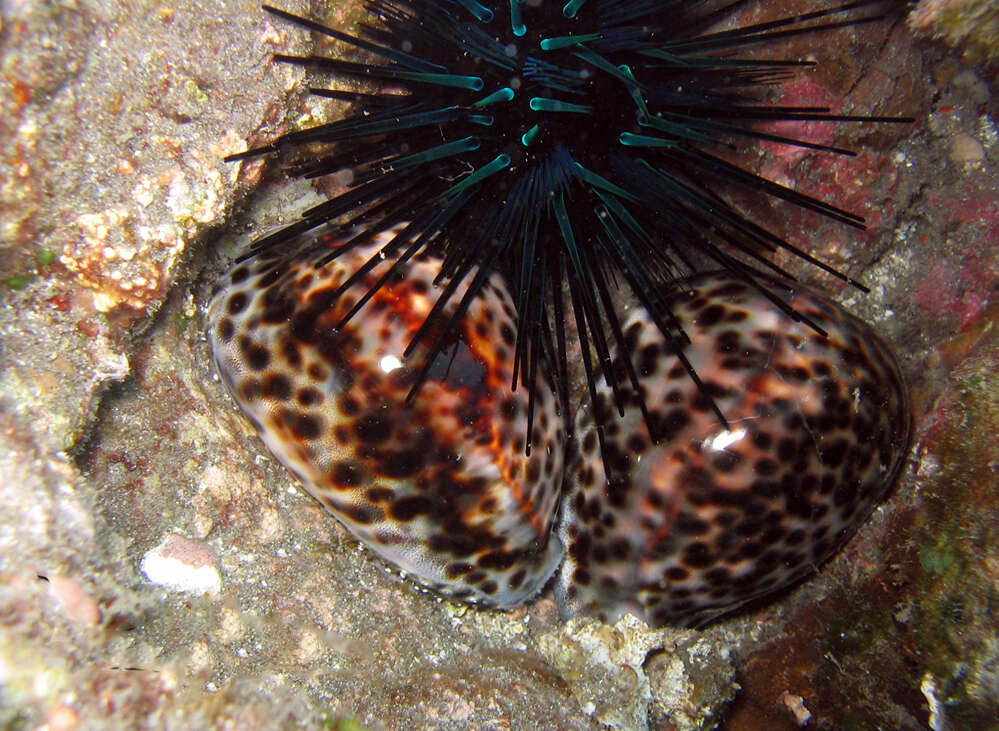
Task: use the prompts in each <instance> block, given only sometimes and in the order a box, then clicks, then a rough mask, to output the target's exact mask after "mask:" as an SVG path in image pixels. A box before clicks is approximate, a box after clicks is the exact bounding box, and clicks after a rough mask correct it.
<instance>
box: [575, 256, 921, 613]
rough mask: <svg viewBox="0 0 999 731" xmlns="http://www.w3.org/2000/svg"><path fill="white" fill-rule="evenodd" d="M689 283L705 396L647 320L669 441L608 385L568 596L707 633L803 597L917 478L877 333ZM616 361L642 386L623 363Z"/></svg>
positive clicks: (820, 309) (579, 495) (738, 285)
mask: <svg viewBox="0 0 999 731" xmlns="http://www.w3.org/2000/svg"><path fill="white" fill-rule="evenodd" d="M684 284H685V290H684V291H682V292H680V291H678V292H677V293H676V294H675V295H674V296H673V297H672V298H671V305H672V312H673V313H674V314H675V315H676V316H677V318H678V320H679V323H680V325H681V326H682V327H683V329H684V331H685V332H686V333H687V335H688V336H689V338H690V341H691V342H690V344H689V345H687V346H686V347H684V349H683V353H684V355H686V357H687V359H688V360H689V362H690V364H691V365H692V366H693V368H694V370H695V371H696V373H697V374H698V376H699V377H700V378H701V380H702V383H703V392H702V391H701V390H700V389H698V387H697V385H696V384H695V383H694V382H693V381H692V380H691V378H690V377H689V375H688V373H687V371H686V369H685V368H684V366H683V364H682V363H681V362H680V359H679V358H678V357H677V354H676V352H675V351H674V350H672V349H671V347H669V346H668V345H667V344H666V343H665V342H664V340H663V337H662V335H661V334H660V332H659V330H658V328H656V327H655V325H653V324H652V323H651V322H649V321H648V319H647V318H646V317H645V316H644V313H642V312H637V313H635V314H633V315H632V316H631V318H630V320H628V321H626V323H625V324H624V333H625V339H626V342H627V346H628V348H629V350H630V351H631V352H632V353H634V354H636V355H635V357H634V359H633V360H634V361H635V365H636V367H637V369H638V375H639V387H640V389H641V391H642V395H643V396H644V399H645V403H646V404H647V406H648V410H649V422H650V424H651V426H652V428H653V429H654V430H655V432H656V434H657V435H658V437H659V443H658V444H652V443H651V441H650V439H649V431H648V428H647V426H646V424H645V422H644V421H643V419H642V414H641V411H640V410H639V408H638V405H639V400H638V398H637V397H636V396H635V394H634V392H633V391H628V392H627V395H626V396H625V402H626V403H628V401H629V400H630V402H631V404H632V406H633V408H629V409H626V411H625V414H624V416H623V417H621V416H619V415H618V411H617V410H616V408H615V406H614V397H613V394H612V393H611V390H610V389H609V388H608V387H607V386H606V384H604V385H603V388H602V389H601V390H600V391H598V393H597V399H596V404H595V405H594V406H592V407H591V408H590V409H587V410H583V411H581V412H580V413H579V415H578V418H577V422H576V423H577V426H576V429H577V432H576V433H577V435H578V436H579V438H580V445H581V452H582V456H581V459H579V460H578V462H577V465H576V468H575V470H574V471H573V473H572V476H571V479H570V480H569V483H570V487H569V491H568V494H567V496H566V501H565V516H564V519H563V524H562V536H563V540H564V541H565V543H566V545H567V547H568V554H567V558H566V561H565V564H564V567H563V569H562V573H561V578H560V580H559V583H558V587H557V593H558V595H559V598H560V600H561V602H562V603H563V604H564V605H565V606H567V607H570V608H571V612H572V613H576V612H583V613H586V614H590V615H595V616H598V617H601V618H604V619H609V620H615V619H617V618H618V617H619V616H620V615H621V614H622V613H623V612H625V611H628V610H630V611H633V612H634V613H635V614H637V615H639V616H642V617H645V618H646V619H647V620H648V621H649V623H650V624H653V625H656V626H659V625H663V624H697V623H702V622H704V621H707V620H710V619H711V618H713V616H715V615H717V614H719V613H724V612H726V611H731V610H732V609H733V608H736V607H738V606H739V605H741V604H743V603H745V602H747V601H750V600H752V599H754V598H757V597H759V596H762V595H765V594H769V593H771V592H774V591H777V590H779V589H782V588H785V587H787V586H790V585H792V584H794V583H796V582H797V581H798V580H800V579H801V578H803V577H805V576H807V575H808V574H810V573H812V572H814V571H815V570H816V567H817V566H819V565H820V564H821V563H822V562H823V561H825V560H826V559H827V558H829V557H830V556H831V555H832V554H833V553H835V552H836V551H837V550H838V549H839V548H840V547H841V546H842V545H843V543H845V542H846V540H847V539H848V538H849V537H850V536H851V535H852V534H853V533H854V531H855V530H856V528H857V527H858V526H859V525H860V524H861V523H862V522H863V521H864V520H865V519H866V518H867V516H868V515H869V514H870V512H871V510H872V509H873V508H874V506H875V505H876V504H877V503H878V501H880V500H881V499H882V498H883V497H884V496H885V493H886V491H887V490H888V489H889V488H890V486H891V484H892V482H893V481H894V479H895V477H896V475H897V474H898V471H899V469H900V468H901V464H902V460H903V456H904V453H905V449H906V447H907V445H908V440H909V425H910V417H909V411H908V402H907V397H906V391H905V390H904V388H903V387H902V380H901V374H900V373H899V370H898V366H897V365H896V363H895V360H894V358H893V357H892V355H891V353H890V352H889V351H888V350H887V349H886V347H885V346H884V344H883V343H882V342H881V339H880V338H878V337H877V335H875V333H874V332H873V330H872V329H871V328H870V327H869V326H867V325H866V324H865V323H863V322H862V321H860V320H858V319H857V318H855V317H853V316H852V315H850V314H849V313H847V312H846V311H845V310H843V309H842V308H841V307H839V306H838V305H836V304H835V303H833V302H831V301H829V300H826V299H824V298H822V297H819V296H818V295H816V294H813V293H810V292H808V291H807V290H805V289H802V288H799V289H798V291H797V293H796V294H795V295H794V296H793V298H791V299H790V304H791V306H792V307H793V308H794V310H795V311H796V312H797V313H799V314H800V315H803V316H804V317H806V318H808V319H809V320H810V321H811V323H812V324H813V325H815V326H818V327H819V328H821V329H822V330H824V331H825V332H826V333H827V335H825V336H823V335H821V334H819V332H817V331H816V330H815V329H814V328H813V327H811V326H809V325H808V324H805V323H804V322H796V321H794V320H792V319H791V318H790V317H789V316H788V315H787V314H786V313H785V312H783V311H782V310H781V309H779V308H778V307H776V306H775V305H774V304H773V302H772V301H771V300H769V299H767V298H766V297H765V296H764V295H763V294H761V293H760V292H759V291H758V290H756V289H755V288H753V287H752V286H750V285H748V284H746V283H744V282H741V281H739V280H737V279H735V278H734V277H732V276H731V275H726V274H709V275H701V276H698V277H695V278H693V279H690V280H687V281H686V282H685V283H684ZM777 291H779V288H777ZM613 367H615V368H616V369H617V370H618V371H619V375H620V376H621V377H619V378H618V379H617V380H618V382H619V383H622V382H623V383H627V379H626V377H625V373H626V371H625V367H626V366H625V363H624V361H623V359H622V356H621V355H620V354H618V355H617V356H616V358H615V360H614V362H613ZM706 395H710V396H711V398H712V399H713V400H714V402H715V404H716V405H717V406H718V407H719V408H720V409H721V412H722V413H723V414H724V415H725V418H726V420H727V422H728V423H727V424H722V423H720V422H719V420H718V417H717V416H716V415H715V413H714V411H713V410H712V408H711V400H710V399H708V398H707V397H706ZM594 412H597V413H594ZM595 417H596V418H595ZM596 423H601V424H603V425H604V438H603V441H604V444H603V456H604V458H603V459H601V445H600V440H599V439H598V433H597V427H596ZM608 473H609V474H610V478H608Z"/></svg>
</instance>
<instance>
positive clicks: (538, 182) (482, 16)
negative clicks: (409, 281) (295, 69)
mask: <svg viewBox="0 0 999 731" xmlns="http://www.w3.org/2000/svg"><path fill="white" fill-rule="evenodd" d="M365 4H366V6H367V7H368V9H369V10H370V12H371V14H372V17H373V21H374V22H373V23H372V24H364V25H362V26H361V32H360V35H359V36H353V35H349V34H346V33H342V32H340V31H337V30H334V29H331V28H328V27H326V26H324V25H322V24H320V23H318V22H315V21H312V20H308V19H305V18H300V17H297V16H295V15H292V14H290V13H287V12H285V11H283V10H279V9H277V8H274V7H270V6H266V5H265V6H264V9H265V10H267V11H268V12H269V13H271V14H273V15H275V16H277V17H279V18H281V19H283V20H286V21H289V22H292V23H295V24H297V25H299V26H301V27H303V28H307V29H310V30H313V31H316V32H318V33H321V34H323V35H326V36H329V37H331V38H334V39H337V40H339V41H342V42H344V43H346V44H348V45H349V46H353V47H354V48H355V49H357V51H358V52H360V54H361V55H362V56H364V58H365V60H362V61H355V60H351V61H348V60H343V59H342V58H339V57H332V56H330V57H328V56H318V55H311V56H305V57H298V56H287V55H277V56H276V57H275V58H276V59H277V60H279V61H282V62H287V63H293V64H298V65H303V66H306V67H308V68H310V69H314V70H317V71H322V72H327V73H329V74H331V75H332V76H333V77H334V78H338V77H339V78H350V79H361V80H364V81H368V82H371V84H372V85H373V86H374V87H375V89H374V91H373V92H371V93H357V92H347V91H338V90H328V89H312V90H311V91H312V92H313V93H314V94H318V95H320V96H327V97H333V98H338V99H346V100H349V101H352V102H354V105H355V111H354V112H353V113H352V114H350V115H349V116H348V117H347V118H345V119H343V120H341V121H337V122H333V123H330V124H325V125H321V126H318V127H315V128H312V129H308V130H305V131H302V132H295V133H291V134H287V135H284V136H282V137H279V138H278V139H276V140H275V141H274V142H272V143H271V144H268V145H265V146H262V147H257V148H254V149H251V150H249V151H247V152H244V153H240V154H238V155H233V156H230V157H229V158H227V159H229V160H242V159H246V158H250V157H254V156H259V155H265V154H270V153H276V152H284V151H288V150H295V151H297V152H298V154H297V155H296V156H295V157H294V158H293V159H292V161H291V162H290V164H289V168H288V169H289V170H290V171H293V172H294V174H296V175H302V176H305V177H309V178H313V177H319V176H323V175H328V174H333V173H343V172H346V173H347V175H346V178H347V179H348V180H349V181H350V189H349V191H348V192H346V193H344V194H342V195H339V196H337V197H335V198H333V199H331V200H329V201H327V202H325V203H323V204H321V205H318V206H316V207H314V208H312V209H310V210H307V211H305V212H304V214H303V215H302V217H301V220H299V221H298V222H297V223H295V224H293V225H291V226H289V227H287V228H285V229H283V230H280V231H278V232H276V233H274V234H271V235H269V236H267V237H265V238H262V239H260V240H259V241H257V242H256V243H255V245H254V248H253V251H255V252H256V251H261V250H266V249H269V248H271V247H275V246H281V245H286V244H288V243H289V242H290V241H291V240H292V239H294V237H296V236H298V235H299V234H301V233H303V232H305V231H308V230H310V229H314V228H316V227H319V226H322V225H324V224H327V223H328V222H331V221H333V222H336V224H337V225H338V226H340V227H341V229H342V231H344V232H353V231H357V230H362V231H363V233H362V234H361V235H358V236H355V235H353V234H351V235H350V236H343V238H348V239H351V240H350V242H349V243H347V244H345V245H344V247H343V248H344V249H346V248H350V247H352V246H355V245H357V244H363V243H366V242H368V241H370V240H372V238H373V237H375V236H377V235H378V234H379V233H380V232H383V231H387V230H389V229H393V228H395V227H397V225H398V224H401V223H404V224H405V225H404V226H402V227H401V228H398V229H397V231H396V233H395V235H394V236H393V237H391V239H390V240H389V241H388V243H387V244H385V245H384V246H383V247H381V249H380V251H379V252H377V254H376V255H375V256H372V257H371V258H370V259H368V260H367V262H366V264H365V265H364V266H362V267H361V268H360V269H359V271H358V272H357V274H356V276H355V278H354V279H352V280H351V281H350V282H348V283H347V285H348V286H349V285H350V284H352V283H353V281H356V279H358V278H360V277H363V276H364V275H365V273H366V272H368V271H370V270H371V269H372V268H373V267H374V266H375V264H376V263H377V262H378V261H380V260H381V259H382V258H388V259H390V260H392V261H393V262H394V263H395V266H393V267H392V269H390V270H389V271H386V272H385V273H384V275H383V276H382V277H380V278H379V279H378V280H377V281H376V282H375V283H374V284H373V285H372V291H373V290H375V289H377V288H378V287H379V286H382V285H383V284H384V283H385V282H387V281H388V280H389V279H390V278H391V277H392V276H394V275H395V274H396V273H397V272H399V271H402V270H403V269H404V267H405V265H406V262H408V261H409V260H410V259H411V258H412V257H413V256H414V255H415V254H416V253H417V252H420V251H423V250H428V251H430V252H432V253H433V254H434V255H435V256H438V257H440V258H441V259H442V261H443V264H442V268H441V274H440V277H439V281H442V282H444V283H445V286H444V287H443V289H442V294H441V297H440V298H439V299H438V301H437V302H436V305H435V307H434V311H433V314H434V315H437V314H439V313H440V312H441V311H443V310H444V309H445V308H446V307H447V305H448V302H449V301H450V299H451V298H452V297H454V296H455V293H456V291H457V290H458V289H459V287H460V289H461V291H462V292H463V294H462V296H461V298H460V301H459V302H458V304H457V305H456V306H454V307H451V308H449V312H450V313H451V314H450V315H449V321H448V323H447V324H446V325H445V326H443V327H437V326H435V331H434V333H433V339H432V342H431V343H430V344H429V347H428V348H427V349H426V353H427V354H428V355H433V354H436V353H438V352H440V351H441V350H442V348H443V347H444V346H445V344H446V343H448V342H449V339H450V338H451V337H452V336H453V331H454V328H455V327H456V323H457V321H458V320H460V318H461V317H462V316H463V315H464V313H465V312H466V311H467V309H468V307H469V306H470V304H471V302H472V301H473V300H474V299H475V297H476V296H478V294H479V292H480V290H481V288H482V287H483V285H484V284H485V282H486V281H488V279H489V277H490V276H491V275H492V273H493V272H498V273H500V274H501V276H502V277H503V278H504V279H505V280H506V281H507V282H508V284H509V286H510V288H511V291H512V294H513V298H514V303H515V308H516V312H517V322H518V323H519V327H518V328H517V331H516V339H515V342H514V343H513V344H512V347H513V348H514V353H515V365H514V370H513V379H514V384H513V385H514V387H516V385H517V382H518V381H519V382H520V383H521V384H523V385H525V386H526V387H527V389H528V392H529V394H531V396H532V401H531V404H530V406H529V409H528V428H527V442H526V444H525V447H526V449H527V450H528V452H529V450H530V445H531V432H532V429H531V422H532V418H533V412H534V405H533V396H534V394H535V385H534V384H535V383H536V381H537V378H538V375H537V374H538V369H539V367H544V368H545V369H546V370H547V371H548V375H549V378H550V379H551V380H552V381H554V383H555V385H556V389H557V391H558V393H559V395H560V401H561V403H562V406H563V411H565V413H568V410H567V409H566V405H567V402H568V373H567V368H566V365H567V357H568V356H567V347H568V348H569V349H572V348H573V345H574V343H572V342H569V344H568V346H567V341H566V332H565V325H566V322H567V320H566V318H567V317H568V318H571V322H572V324H573V326H574V329H575V332H576V333H577V335H578V341H579V345H580V348H579V358H580V359H581V360H582V365H583V369H584V370H585V374H586V377H587V380H588V383H589V388H590V396H591V398H593V396H594V393H595V392H594V386H595V383H596V380H595V379H596V375H595V374H596V372H597V371H598V370H602V371H603V372H604V373H606V374H608V377H609V378H610V386H611V388H612V390H613V391H614V392H615V393H618V392H619V390H620V389H619V387H620V386H621V385H623V382H628V383H629V384H630V385H631V386H632V387H634V386H635V385H636V384H637V381H638V374H637V373H636V371H635V369H634V367H632V365H631V364H630V359H629V361H628V368H626V369H625V372H623V373H621V374H619V375H615V374H614V371H612V370H611V369H610V368H609V365H610V352H611V347H612V345H616V346H617V347H618V348H620V347H622V346H623V341H622V336H621V324H620V315H619V313H618V312H617V310H616V307H615V305H614V299H613V295H612V291H613V290H614V289H615V288H616V287H617V286H618V285H620V284H623V285H624V286H626V287H627V288H630V290H631V292H632V293H633V295H634V297H635V298H636V299H637V300H638V301H639V302H640V303H641V305H642V306H643V307H644V308H645V310H646V312H647V314H648V316H649V317H650V318H651V319H652V321H653V322H654V323H655V325H656V326H657V327H658V328H659V330H660V331H661V332H662V333H663V335H664V336H665V337H667V338H668V339H671V340H674V339H676V340H679V341H682V340H685V338H686V336H685V335H684V333H683V332H682V330H681V329H680V328H679V327H678V323H677V320H676V318H675V317H674V315H673V313H672V312H671V311H670V308H669V306H668V305H667V302H666V299H665V298H666V296H667V293H668V292H670V290H671V289H672V287H671V286H670V285H671V284H672V283H673V282H674V281H675V280H676V278H677V277H680V276H685V275H687V274H689V273H691V272H693V271H698V270H703V269H706V268H721V269H726V270H728V271H729V272H731V273H732V274H734V275H736V276H738V277H739V278H740V279H742V280H743V281H747V282H749V283H751V284H752V285H753V286H755V287H757V288H759V289H761V290H763V291H764V292H772V290H771V288H769V287H768V285H767V284H766V281H767V280H766V279H765V278H764V277H763V276H761V274H762V271H764V270H771V271H773V272H777V273H778V274H784V272H783V271H781V270H780V269H779V268H778V267H777V266H776V265H775V264H774V263H773V262H772V260H771V255H772V254H773V253H774V252H775V251H777V250H779V249H784V250H788V251H790V252H793V253H794V254H795V255H797V256H800V257H802V258H803V259H805V260H807V261H809V262H811V263H812V264H814V265H816V266H817V267H820V268H821V269H823V270H825V271H827V272H830V273H832V274H835V275H836V276H838V277H840V278H842V279H844V280H846V281H848V282H851V283H852V284H856V282H853V280H851V279H849V278H848V277H845V276H844V275H842V274H840V273H838V272H836V271H834V270H832V269H831V268H830V267H828V266H826V265H825V264H823V263H822V262H821V261H820V260H819V259H817V258H815V257H813V256H812V255H810V254H809V253H807V252H805V251H802V250H801V249H799V248H797V247H795V246H793V245H792V244H790V243H788V242H787V241H785V240H783V239H781V238H780V237H779V236H777V235H775V234H773V233H772V232H770V231H768V230H767V229H766V228H764V227H763V226H761V225H759V224H757V223H755V222H754V221H753V220H752V219H751V218H750V217H749V216H747V215H746V214H745V213H743V212H741V211H740V210H738V209H737V208H735V207H734V206H733V205H731V204H730V203H728V202H727V201H726V200H725V199H724V198H723V197H722V192H723V190H724V189H727V188H732V187H742V188H748V189H750V190H752V191H756V192H759V193H763V194H766V195H768V196H772V197H774V198H778V199H782V200H785V201H787V202H789V203H791V204H794V205H796V206H800V207H802V208H805V209H808V210H810V211H814V212H815V213H817V214H820V215H822V216H826V217H829V218H831V219H834V220H837V221H840V222H842V223H843V224H845V225H848V226H854V227H858V228H862V227H863V219H861V218H860V217H859V216H856V215H854V214H852V213H849V212H847V211H844V210H841V209H839V208H836V207H834V206H832V205H829V204H827V203H824V202H822V201H820V200H817V199H815V198H813V197H811V196H809V195H807V194H804V193H801V192H797V191H795V190H791V189H789V188H787V187H784V186H781V185H779V184H777V183H774V182H772V181H769V180H767V179H765V178H762V177H760V176H758V175H755V174H753V173H751V172H748V171H746V170H743V169H741V168H740V167H738V166H736V165H734V164H732V163H730V162H727V161H726V160H724V159H723V158H722V157H720V156H719V155H718V154H716V152H717V150H718V149H720V148H724V147H726V146H731V145H733V144H739V143H745V142H747V141H752V140H769V141H773V142H778V143H783V144H787V145H796V146H800V147H806V148H812V149H816V150H821V151H824V152H828V153H832V154H851V153H850V152H849V151H847V150H843V149H838V148H835V147H830V146H826V145H821V144H816V143H811V142H808V141H805V140H796V139H790V138H787V137H783V136H780V135H775V134H768V133H765V132H762V131H759V130H758V129H756V127H757V126H758V123H760V122H766V121H776V120H799V121H821V122H859V121H866V122H899V121H906V120H901V119H899V118H894V117H865V116H847V115H837V114H831V113H830V112H829V110H828V109H824V108H816V107H788V106H774V105H770V104H767V103H765V101H763V97H764V96H765V93H766V91H767V90H768V89H769V88H770V87H772V86H774V85H776V84H779V83H780V82H781V81H783V80H786V79H788V78H789V77H790V76H791V75H792V74H793V73H794V72H795V71H797V70H799V69H801V68H804V67H808V66H811V65H813V62H810V61H799V60H788V59H760V58H758V57H756V56H755V55H754V56H753V57H752V58H743V57H741V56H740V55H739V53H740V51H742V50H743V49H746V48H748V47H752V46H760V45H763V44H767V43H771V42H773V41H776V40H777V39H780V38H784V37H787V36H795V35H802V34H818V33H819V32H820V31H827V30H831V29H835V28H838V27H841V26H849V25H857V24H861V23H866V22H871V21H874V20H879V19H881V16H879V15H877V13H876V12H875V11H874V9H876V7H877V6H878V5H882V6H883V5H884V3H878V2H870V1H868V0H861V1H859V2H851V3H847V4H843V5H837V6H835V7H831V8H823V9H818V10H815V11H812V12H808V13H804V14H800V15H796V16H793V17H781V18H778V19H775V20H772V21H768V22H765V23H759V24H755V25H748V26H743V27H737V28H733V29H729V30H714V28H716V27H717V26H718V25H719V24H721V23H722V22H723V21H725V20H726V19H727V18H729V17H730V16H731V15H732V14H733V13H734V12H736V11H737V10H738V9H739V8H740V7H742V6H744V5H746V3H745V2H731V3H729V2H710V1H702V0H674V1H672V2H660V1H651V0H631V1H628V0H588V1H586V0H584V1H580V0H571V1H570V2H568V3H565V4H561V3H555V2H550V1H540V0H538V1H531V2H523V1H522V0H511V1H510V2H509V3H506V2H504V3H485V4H483V3H479V2H476V1H475V0H369V1H368V2H367V3H365ZM335 255H336V253H335V252H334V253H330V254H329V257H330V258H332V257H333V256H335ZM322 263H323V261H322V259H320V261H319V262H318V264H317V265H318V266H321V264H322ZM465 280H468V281H467V282H466V284H465V285H462V282H463V281H465ZM858 286H859V285H858ZM771 297H772V299H774V301H775V302H776V303H778V304H780V303H781V300H780V299H779V298H778V297H777V296H776V295H774V294H771ZM366 301H367V298H365V297H362V298H361V299H360V300H359V301H358V302H357V304H356V306H355V307H353V308H351V309H350V311H349V312H347V313H345V315H344V319H345V320H346V319H348V318H350V317H352V316H353V315H354V314H355V313H356V312H357V311H358V310H359V309H360V308H362V307H363V305H364V303H365V302H366ZM781 306H783V307H785V308H786V305H781ZM570 313H571V314H570ZM435 319H436V318H435V317H430V318H427V320H426V325H427V327H426V328H423V329H421V330H420V331H418V332H417V333H416V334H415V337H414V339H413V341H412V343H411V344H410V349H409V350H408V351H407V356H409V355H411V351H412V349H413V348H414V347H415V345H416V343H417V342H418V341H421V340H426V339H427V338H428V337H429V333H428V330H429V329H430V323H431V322H432V321H434V320H435ZM570 352H571V351H570ZM593 356H595V358H596V361H594V360H593V359H592V358H593ZM680 358H681V364H682V365H683V367H684V368H685V369H686V371H687V374H688V375H689V376H690V377H691V378H692V379H693V380H694V382H695V383H699V377H698V375H697V373H696V371H695V369H693V368H692V367H691V366H690V364H689V363H687V362H686V360H685V359H684V358H683V356H682V354H681V356H680ZM432 362H433V358H432V357H428V358H426V359H425V360H424V363H423V367H422V371H421V373H420V375H419V376H418V378H417V379H416V382H415V383H414V386H413V388H414V390H415V389H417V388H418V387H419V386H420V384H422V382H423V381H424V380H425V378H426V376H427V374H428V372H429V369H430V368H431V366H432ZM618 401H619V406H620V397H619V398H618ZM715 412H716V416H717V417H718V418H719V419H720V420H722V421H724V414H722V413H721V411H720V410H718V409H717V408H715ZM646 421H647V420H646ZM647 426H649V428H650V429H651V428H652V425H651V424H648V425H647ZM653 438H654V439H657V438H658V435H656V434H655V433H654V432H653Z"/></svg>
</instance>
